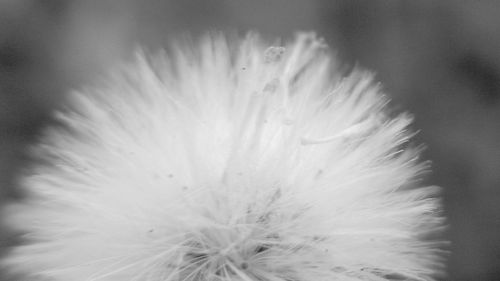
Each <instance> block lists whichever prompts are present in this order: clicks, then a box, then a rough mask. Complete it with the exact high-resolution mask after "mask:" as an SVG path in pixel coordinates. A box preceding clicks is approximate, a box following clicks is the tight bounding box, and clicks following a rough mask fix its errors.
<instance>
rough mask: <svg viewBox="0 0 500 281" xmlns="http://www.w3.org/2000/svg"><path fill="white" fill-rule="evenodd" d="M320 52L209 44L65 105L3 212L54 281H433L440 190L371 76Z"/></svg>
mask: <svg viewBox="0 0 500 281" xmlns="http://www.w3.org/2000/svg"><path fill="white" fill-rule="evenodd" d="M338 69H339V67H338V65H336V64H335V62H334V61H332V58H331V55H330V53H329V52H328V49H327V48H326V46H325V44H324V43H323V42H322V40H319V39H317V38H316V36H315V35H313V34H309V33H303V34H298V35H297V36H296V38H295V40H293V41H292V42H290V43H288V44H285V45H284V46H270V45H267V44H266V43H265V42H264V40H262V39H260V37H259V36H257V35H255V34H249V35H247V36H246V38H244V39H243V40H240V39H228V38H227V37H225V36H223V35H221V34H211V35H207V36H205V37H204V38H203V39H201V40H199V41H197V42H195V43H193V41H190V40H186V41H179V42H178V43H177V44H174V45H173V46H172V47H170V48H169V49H168V51H166V52H164V53H162V54H161V55H156V56H147V55H145V54H144V53H142V52H138V54H137V56H136V59H135V60H134V61H133V62H132V63H129V64H126V65H123V66H121V67H118V69H117V70H116V71H114V72H112V74H111V75H110V76H109V77H107V78H106V79H105V82H104V83H102V84H101V85H100V86H99V87H95V88H88V89H85V90H82V91H78V92H75V93H73V94H72V95H70V98H69V101H68V103H67V107H66V108H65V110H62V111H61V112H59V113H58V114H57V119H58V120H59V121H60V122H61V123H62V124H63V126H54V127H52V128H49V129H48V130H47V131H46V134H45V135H44V137H43V139H42V141H41V144H39V145H37V146H36V147H35V150H34V152H35V153H36V155H37V156H38V157H39V159H41V160H43V161H41V162H40V163H39V164H37V165H36V166H35V167H33V168H32V169H31V170H30V173H29V174H28V175H26V176H25V177H24V178H23V179H22V180H21V186H22V188H23V189H24V190H26V191H27V194H28V196H27V198H25V199H24V200H23V201H22V202H21V203H18V204H11V205H10V206H9V207H7V208H6V209H4V210H3V211H4V212H5V216H4V219H5V220H6V222H5V223H6V225H7V226H8V227H10V228H12V229H15V230H16V231H20V232H22V233H23V236H22V240H23V243H21V245H18V246H15V247H13V249H12V251H11V252H10V253H9V254H8V255H7V256H6V257H5V258H4V259H3V260H2V265H3V266H4V267H5V268H6V269H7V270H8V271H10V272H11V273H13V274H22V275H25V276H29V278H31V279H30V280H35V279H37V280H40V279H43V280H54V281H69V280H71V281H98V280H102V281H124V280H130V281H171V280H172V281H203V280H207V281H229V280H241V281H312V280H314V281H327V280H328V281H330V280H342V281H344V280H353V281H357V280H374V281H377V280H379V281H380V280H435V278H436V276H438V275H439V274H440V273H441V272H442V270H443V268H442V264H443V260H442V250H441V244H442V241H440V240H438V239H436V238H433V237H439V235H438V236H436V235H435V234H436V233H439V232H440V230H441V229H442V224H443V218H442V216H441V211H440V210H441V206H440V203H439V200H438V199H437V196H436V192H437V191H438V188H436V187H421V186H419V181H418V180H419V178H420V177H421V176H422V174H423V172H425V171H426V169H427V168H428V167H427V166H428V165H427V163H426V162H421V161H419V160H418V156H419V148H418V147H414V146H412V145H411V143H409V140H410V138H411V136H412V135H413V132H412V131H411V130H409V129H408V125H409V124H410V123H411V117H410V116H409V115H408V114H400V115H397V116H395V115H394V114H393V113H391V114H389V113H388V110H387V108H386V104H387V99H386V98H385V97H384V95H382V94H381V89H380V87H379V86H378V84H375V83H374V82H373V77H372V75H370V74H369V73H366V72H363V71H360V70H354V71H353V72H352V73H351V74H349V75H347V76H346V77H343V76H342V74H341V73H340V72H339V70H338Z"/></svg>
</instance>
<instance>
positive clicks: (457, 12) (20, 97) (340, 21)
mask: <svg viewBox="0 0 500 281" xmlns="http://www.w3.org/2000/svg"><path fill="white" fill-rule="evenodd" d="M498 26H500V2H498V1H494V0H478V1H451V0H449V1H437V0H436V1H367V0H365V1H359V0H356V1H354V0H344V1H334V0H323V1H320V0H312V1H303V0H256V1H247V0H185V1H161V0H142V1H139V0H108V1H99V0H90V1H78V0H67V1H64V0H43V1H42V0H39V1H34V0H1V1H0V201H1V200H12V198H14V197H15V196H17V195H19V194H18V192H17V191H16V188H15V185H14V182H15V177H16V175H17V174H18V173H19V172H20V171H22V169H21V168H22V167H23V166H24V165H25V164H26V163H27V161H26V159H25V156H24V153H23V152H24V151H25V149H26V145H27V144H29V143H30V142H31V141H32V140H33V138H34V137H36V134H37V133H38V132H39V129H40V128H41V127H43V125H44V124H45V122H46V121H47V120H48V116H49V114H50V112H51V110H52V109H53V108H54V107H56V106H57V104H58V102H59V101H60V100H61V98H62V97H63V96H64V93H66V92H68V91H69V90H70V89H71V88H75V87H79V86H82V85H84V84H86V83H89V82H91V81H93V80H95V79H99V78H100V77H101V75H102V74H103V73H104V71H105V69H107V68H108V67H111V66H112V65H113V63H115V62H116V61H119V60H121V59H124V58H127V57H128V56H129V55H130V54H131V52H132V51H133V49H134V48H135V47H136V46H138V45H144V46H146V47H148V48H150V49H152V50H155V49H157V48H159V47H161V45H162V44H163V43H164V42H166V41H168V40H169V38H171V37H172V36H177V35H179V34H182V33H184V32H190V33H200V32H204V31H206V30H207V29H223V30H226V31H239V32H244V31H246V30H251V29H253V30H258V31H260V32H262V33H265V34H266V33H267V34H269V37H274V36H282V37H289V36H290V35H291V34H292V33H293V32H294V31H296V30H315V31H317V32H318V34H320V35H321V36H324V37H325V40H326V42H327V43H329V45H331V46H332V47H334V48H336V49H337V50H338V54H339V57H340V58H341V60H343V61H344V62H345V63H346V66H347V67H349V66H353V65H356V64H359V65H361V66H363V67H365V68H368V69H372V70H374V71H376V73H377V77H378V79H379V80H380V81H382V82H383V84H384V87H385V89H386V91H387V92H388V93H389V94H391V95H392V97H393V99H394V100H395V102H394V104H399V105H401V108H403V109H408V110H410V111H411V112H413V113H414V114H415V116H416V125H415V127H416V128H418V129H421V133H420V134H419V135H418V138H419V141H421V142H425V143H426V144H427V145H428V150H427V151H426V157H427V158H429V159H432V160H433V162H434V167H433V170H434V173H433V174H432V176H431V178H430V179H429V182H431V183H434V184H438V185H441V186H443V187H444V193H443V195H444V202H445V207H446V211H447V215H448V216H449V218H450V230H449V237H450V239H451V241H452V251H453V253H452V255H451V256H450V260H449V271H450V277H449V280H456V281H461V280H464V281H465V280H485V281H487V280H498V279H499V277H500V269H499V268H500V267H499V266H498V265H500V207H498V206H497V205H498V202H499V200H500V126H499V125H498V120H500V102H499V100H500V35H499V33H498ZM2 237H7V234H5V231H4V232H2V231H0V247H2V245H6V244H7V242H4V241H5V238H4V239H2ZM0 280H2V279H1V277H0Z"/></svg>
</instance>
